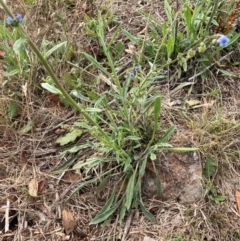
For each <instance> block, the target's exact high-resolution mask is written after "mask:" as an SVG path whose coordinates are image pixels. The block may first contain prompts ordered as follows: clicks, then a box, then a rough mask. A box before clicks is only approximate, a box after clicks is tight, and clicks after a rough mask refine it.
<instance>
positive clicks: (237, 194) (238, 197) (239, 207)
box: [236, 190, 240, 213]
mask: <svg viewBox="0 0 240 241" xmlns="http://www.w3.org/2000/svg"><path fill="white" fill-rule="evenodd" d="M236 200H237V207H238V212H239V213H240V192H239V191H238V190H236Z"/></svg>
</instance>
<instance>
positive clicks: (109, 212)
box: [89, 202, 120, 225]
mask: <svg viewBox="0 0 240 241" xmlns="http://www.w3.org/2000/svg"><path fill="white" fill-rule="evenodd" d="M119 205H120V202H119V203H117V204H116V205H115V206H113V207H112V208H110V209H109V210H107V211H106V212H104V213H102V214H101V215H98V214H97V216H96V217H95V218H93V219H92V220H91V221H90V223H89V224H90V225H94V224H98V223H101V222H103V221H105V220H106V219H107V218H109V217H110V216H111V215H112V214H113V213H114V212H115V211H116V210H117V208H118V207H119Z"/></svg>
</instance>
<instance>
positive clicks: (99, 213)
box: [93, 188, 116, 220]
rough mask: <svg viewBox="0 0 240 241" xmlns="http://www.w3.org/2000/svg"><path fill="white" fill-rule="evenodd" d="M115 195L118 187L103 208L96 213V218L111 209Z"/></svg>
mask: <svg viewBox="0 0 240 241" xmlns="http://www.w3.org/2000/svg"><path fill="white" fill-rule="evenodd" d="M115 195H116V189H115V188H114V190H113V192H112V194H111V196H110V198H109V199H108V200H107V202H106V204H105V205H104V206H103V208H102V209H101V210H100V211H99V212H98V214H97V215H96V217H95V218H96V219H98V216H102V215H103V214H104V213H106V212H107V211H108V210H110V208H111V207H112V204H113V201H114V199H115ZM95 218H94V219H95ZM94 219H93V220H94Z"/></svg>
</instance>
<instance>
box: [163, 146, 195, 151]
mask: <svg viewBox="0 0 240 241" xmlns="http://www.w3.org/2000/svg"><path fill="white" fill-rule="evenodd" d="M164 150H169V151H177V152H186V151H198V150H199V148H197V147H170V148H164Z"/></svg>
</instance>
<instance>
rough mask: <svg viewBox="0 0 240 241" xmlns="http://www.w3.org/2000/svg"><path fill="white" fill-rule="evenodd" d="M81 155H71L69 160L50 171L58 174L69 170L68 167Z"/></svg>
mask: <svg viewBox="0 0 240 241" xmlns="http://www.w3.org/2000/svg"><path fill="white" fill-rule="evenodd" d="M78 156H79V155H76V156H73V157H71V158H70V159H69V160H67V161H66V162H64V163H63V164H62V165H60V166H59V167H56V168H55V169H53V170H52V171H50V173H52V174H57V173H62V172H64V171H66V170H67V168H68V167H69V166H70V165H71V164H72V163H73V162H74V161H75V160H76V159H77V158H78Z"/></svg>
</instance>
